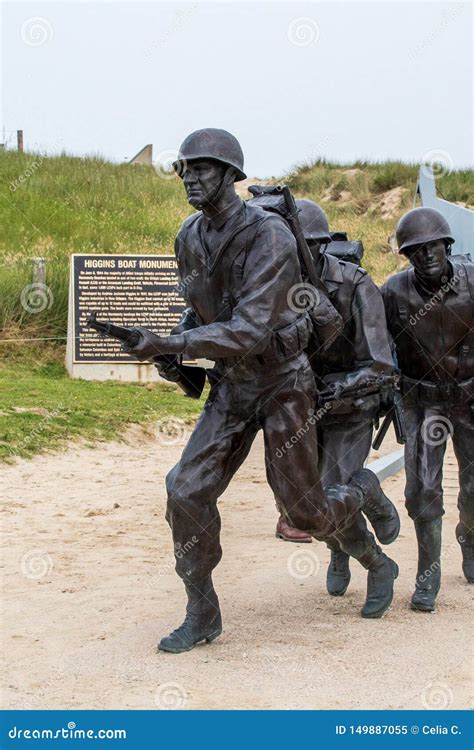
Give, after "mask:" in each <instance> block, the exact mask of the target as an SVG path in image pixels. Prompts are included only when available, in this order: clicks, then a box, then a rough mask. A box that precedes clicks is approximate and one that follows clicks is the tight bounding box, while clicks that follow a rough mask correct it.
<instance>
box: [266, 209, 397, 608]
mask: <svg viewBox="0 0 474 750" xmlns="http://www.w3.org/2000/svg"><path fill="white" fill-rule="evenodd" d="M296 204H297V207H298V209H299V219H300V223H301V227H302V230H303V234H304V237H305V239H306V241H307V243H308V245H309V247H310V250H311V252H312V254H313V257H314V259H315V261H316V263H317V269H318V271H319V273H320V276H321V281H322V282H323V284H324V286H325V288H326V289H327V293H328V295H329V299H330V300H331V302H332V304H333V305H334V307H335V308H336V310H338V312H339V313H340V315H341V317H342V320H343V330H342V331H341V334H340V335H339V336H338V337H337V338H336V339H335V340H334V341H333V342H332V343H330V345H329V346H328V347H325V348H324V347H319V348H318V349H317V350H316V351H315V350H313V351H311V350H310V351H309V355H310V362H311V366H312V369H313V372H314V374H315V376H316V382H317V385H318V392H319V393H318V410H317V415H318V420H317V438H318V454H317V461H318V468H319V473H320V475H321V482H322V484H323V486H327V485H331V484H333V483H338V482H340V483H342V484H345V483H347V482H350V480H351V477H353V476H354V475H355V474H356V473H357V472H358V471H359V470H360V469H362V468H363V466H364V463H365V461H366V459H367V456H368V454H369V451H370V447H371V442H372V433H373V427H374V421H375V419H376V418H377V417H378V414H379V411H380V407H381V404H384V405H385V404H387V403H388V402H389V401H390V400H391V399H392V398H393V391H394V388H395V386H396V378H395V377H394V374H393V372H394V364H393V357H392V353H391V350H390V345H389V340H388V332H387V328H386V325H385V320H384V307H383V300H382V296H381V294H380V292H379V290H378V288H377V287H376V285H375V284H374V282H373V281H372V279H371V278H370V276H369V274H368V273H367V271H365V270H364V269H363V268H361V267H360V266H359V265H358V264H355V263H350V262H347V261H343V260H339V259H338V258H337V257H335V256H333V255H332V254H331V253H330V248H329V246H328V243H329V242H330V241H331V236H330V232H329V225H328V220H327V218H326V214H325V213H324V211H323V210H322V209H321V208H320V206H318V205H317V204H316V203H314V202H313V201H311V200H298V201H296ZM346 244H348V243H346ZM322 249H324V252H322ZM400 439H403V435H400ZM315 460H316V458H315ZM398 531H399V529H398V527H397V528H395V527H394V528H393V535H392V537H391V538H387V539H385V543H386V544H389V543H390V542H392V541H394V539H395V538H396V536H397V535H398ZM276 535H277V536H278V537H280V538H282V539H284V540H285V541H292V542H311V541H312V537H311V535H310V534H308V533H307V532H306V531H303V530H301V529H298V528H295V527H294V526H292V525H291V524H290V523H289V522H288V520H287V519H286V518H285V515H284V514H282V515H281V516H280V518H279V521H278V524H277V529H276ZM327 544H328V546H329V548H330V550H331V561H330V564H329V567H328V571H327V579H326V583H327V590H328V592H329V593H330V594H331V595H333V596H342V595H343V594H344V593H345V592H346V590H347V587H348V585H349V581H350V577H351V573H350V568H349V559H350V555H349V554H348V553H347V552H345V551H344V550H343V549H342V548H341V545H340V544H339V543H338V541H337V539H335V538H333V539H330V540H328V542H327Z"/></svg>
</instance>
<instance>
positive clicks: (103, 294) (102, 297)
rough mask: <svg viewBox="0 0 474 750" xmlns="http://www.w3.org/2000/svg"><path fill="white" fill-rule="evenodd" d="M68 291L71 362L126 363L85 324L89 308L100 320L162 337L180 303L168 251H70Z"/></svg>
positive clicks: (113, 345)
mask: <svg viewBox="0 0 474 750" xmlns="http://www.w3.org/2000/svg"><path fill="white" fill-rule="evenodd" d="M71 293H72V300H70V303H71V302H72V304H70V309H72V312H73V325H72V329H73V331H74V345H73V347H72V351H73V363H93V362H95V363H120V362H124V363H130V356H129V355H128V354H126V353H124V352H121V351H120V342H117V341H115V340H114V339H109V338H103V337H101V336H99V335H98V334H97V332H96V331H93V330H92V329H89V328H87V326H86V321H87V317H88V316H89V315H90V314H91V313H92V312H95V313H97V318H98V319H99V320H107V321H110V322H112V323H115V324H116V325H121V326H126V327H127V328H131V327H133V326H136V325H142V326H145V327H146V328H150V329H151V330H152V331H154V332H155V333H158V334H159V335H163V336H166V335H168V334H169V332H170V330H171V329H172V328H173V327H174V326H175V325H176V324H177V323H178V322H179V320H180V318H181V315H182V313H183V310H184V307H185V304H184V300H183V298H182V296H181V293H180V288H179V283H178V276H177V264H176V260H175V258H174V256H171V255H73V256H72V259H71Z"/></svg>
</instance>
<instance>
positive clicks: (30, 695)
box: [0, 432, 473, 709]
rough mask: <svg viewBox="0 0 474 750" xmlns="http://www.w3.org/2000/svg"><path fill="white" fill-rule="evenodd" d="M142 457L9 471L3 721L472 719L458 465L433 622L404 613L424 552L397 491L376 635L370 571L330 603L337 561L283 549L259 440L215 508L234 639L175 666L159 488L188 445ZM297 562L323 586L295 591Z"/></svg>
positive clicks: (91, 456) (116, 455)
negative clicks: (296, 715)
mask: <svg viewBox="0 0 474 750" xmlns="http://www.w3.org/2000/svg"><path fill="white" fill-rule="evenodd" d="M132 434H133V433H132ZM131 442H132V445H127V444H124V443H121V444H118V443H111V444H107V445H102V446H100V447H99V448H97V449H95V450H93V449H88V448H82V447H74V446H73V447H71V448H70V449H68V450H67V452H65V453H63V454H61V455H51V456H40V457H37V458H35V459H34V460H32V461H20V462H19V463H18V464H16V465H15V466H12V467H2V474H1V476H2V478H1V485H2V491H1V497H2V499H3V501H4V503H3V508H2V511H3V512H2V515H1V516H0V518H1V519H2V521H3V523H2V529H3V533H4V537H5V542H6V543H5V546H4V553H3V562H4V576H3V584H4V593H3V597H2V603H3V610H4V611H3V615H2V621H3V623H4V628H3V630H4V638H3V652H4V660H5V665H4V670H3V675H4V681H5V685H4V688H3V705H4V706H5V707H16V708H27V707H32V708H144V709H147V708H156V707H158V708H164V707H167V706H176V707H184V708H232V707H235V708H315V707H320V708H338V707H341V708H422V707H423V706H425V707H438V708H443V707H451V708H465V707H468V706H469V693H470V687H471V685H470V683H471V678H472V674H471V664H472V660H471V659H470V658H469V655H470V654H471V653H472V651H471V649H470V644H471V643H472V640H470V638H471V634H470V632H469V630H470V620H471V619H472V618H470V617H469V614H470V613H469V607H470V605H471V600H472V592H473V589H472V587H469V586H468V585H467V584H466V583H465V582H464V579H463V578H462V575H461V569H460V559H461V557H460V551H459V548H458V546H457V544H456V543H455V541H454V527H455V522H456V471H455V465H454V463H453V458H452V454H451V453H450V454H449V458H448V465H447V467H446V472H445V475H446V481H445V484H446V489H447V498H446V507H447V515H446V523H445V529H444V552H445V560H444V570H443V588H442V592H441V594H440V597H439V607H438V611H437V613H436V614H434V615H425V614H421V613H412V612H411V611H410V610H409V609H408V606H407V602H408V599H409V595H410V593H411V586H412V578H413V574H414V569H415V545H414V534H413V529H412V525H411V522H409V521H408V519H407V518H406V515H405V513H404V511H403V507H402V491H403V477H402V476H401V475H398V476H397V477H394V478H391V479H389V480H387V481H386V483H385V486H386V488H387V489H388V491H389V493H390V494H391V496H392V497H393V498H394V499H396V500H397V502H398V504H399V508H400V510H401V514H402V533H401V535H400V538H399V540H397V542H396V543H395V544H394V545H393V546H392V552H393V556H394V557H395V558H396V559H397V561H398V562H399V564H400V567H401V574H400V578H399V580H398V582H397V588H396V598H395V602H394V604H393V607H392V609H391V610H390V611H389V612H388V613H387V615H386V616H385V617H384V618H383V620H376V621H371V620H362V619H361V618H360V617H359V609H360V607H361V605H362V603H363V599H364V594H365V572H364V571H363V570H362V569H361V568H360V566H359V565H357V564H353V566H352V567H353V579H352V583H351V586H350V589H349V591H348V593H347V594H346V596H345V597H344V598H342V599H334V598H330V597H329V596H328V595H327V594H326V593H325V569H326V563H327V560H328V554H327V551H326V549H325V547H324V545H322V544H317V543H315V542H314V543H313V544H311V545H301V546H298V545H290V544H285V543H283V542H281V541H278V540H276V539H275V538H274V536H273V532H274V525H275V520H276V515H275V509H274V506H273V502H272V496H271V493H270V491H269V489H268V487H267V485H266V483H265V480H264V472H263V461H262V443H261V441H260V439H259V440H258V441H257V443H256V444H255V446H254V448H253V450H252V453H251V455H250V457H249V459H248V461H247V462H246V464H245V465H244V467H243V468H242V470H241V471H240V473H239V474H238V476H237V477H236V478H235V480H234V482H233V483H232V484H231V487H230V488H229V490H228V491H227V492H226V494H225V496H224V497H223V499H222V502H221V506H220V507H221V512H222V516H223V546H224V559H223V561H222V563H221V564H220V566H219V568H218V570H217V573H216V576H215V580H216V586H217V589H218V592H219V595H220V598H221V604H222V609H223V615H224V628H225V632H224V634H223V636H222V637H221V638H219V639H218V640H217V641H216V642H215V643H213V644H212V645H210V646H207V647H198V648H196V649H194V651H192V652H190V653H188V654H182V655H179V656H174V655H169V654H156V652H155V645H156V642H157V640H158V638H159V636H161V635H163V634H165V633H167V632H168V631H169V630H170V629H172V628H173V627H175V626H176V625H177V624H179V622H180V618H181V615H182V613H183V608H184V593H183V590H182V586H181V584H180V582H179V580H178V579H177V577H176V576H175V574H174V571H173V561H172V554H171V541H170V535H169V531H168V527H167V525H166V522H165V520H164V518H163V514H164V504H165V495H164V486H163V479H164V476H165V473H166V471H167V470H168V469H169V468H170V467H171V466H172V465H173V463H174V462H175V461H176V460H177V458H178V456H179V454H180V452H181V449H182V442H183V441H182V440H179V441H178V444H176V445H163V439H161V441H156V440H148V441H147V440H144V439H143V437H142V436H141V435H140V434H139V433H138V432H137V433H135V437H134V438H132V441H131ZM389 447H393V446H387V447H386V449H385V450H387V449H388V448H389ZM136 486H138V487H139V489H138V490H137V489H136ZM115 505H117V506H118V507H114V506H115ZM295 553H297V554H298V555H303V559H302V560H300V563H301V568H300V570H303V568H304V565H305V564H306V565H307V567H308V569H312V570H313V572H314V571H315V570H316V569H317V568H318V566H320V569H319V572H316V575H311V576H309V577H301V578H295V577H294V576H292V575H290V573H289V566H290V567H291V560H290V562H289V558H290V557H291V556H292V555H295ZM292 559H293V562H294V558H292ZM471 612H472V610H471Z"/></svg>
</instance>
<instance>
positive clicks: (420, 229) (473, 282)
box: [382, 208, 474, 612]
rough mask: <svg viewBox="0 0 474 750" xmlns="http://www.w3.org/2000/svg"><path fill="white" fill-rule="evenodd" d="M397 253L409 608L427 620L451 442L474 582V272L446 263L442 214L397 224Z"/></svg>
mask: <svg viewBox="0 0 474 750" xmlns="http://www.w3.org/2000/svg"><path fill="white" fill-rule="evenodd" d="M396 234H397V242H398V247H399V251H400V253H402V254H403V255H405V256H406V257H407V258H408V260H409V261H410V264H411V267H410V268H409V269H408V270H405V271H401V272H400V273H397V274H395V275H394V276H392V277H391V278H389V279H388V280H387V282H386V283H385V284H384V286H383V287H382V294H383V297H384V302H385V309H386V314H387V323H388V328H389V331H390V333H391V335H392V337H393V342H394V347H395V352H396V357H397V361H398V366H399V368H400V370H401V373H402V381H401V388H402V396H403V406H404V415H405V426H406V433H407V442H406V446H405V469H406V487H405V500H406V508H407V510H408V514H409V516H410V518H412V519H413V521H414V523H415V530H416V536H417V541H418V571H417V576H416V582H415V591H414V593H413V596H412V598H411V605H412V608H413V609H416V610H421V611H425V612H432V611H433V610H434V608H435V601H436V596H437V594H438V591H439V588H440V583H441V566H440V556H441V517H442V516H443V514H444V509H443V490H442V485H441V482H442V472H443V459H444V454H445V450H446V443H447V439H448V437H449V435H451V436H452V440H453V447H454V452H455V454H456V459H457V462H458V466H459V485H460V490H459V497H458V508H459V524H458V526H457V528H456V537H457V539H458V541H459V543H460V545H461V549H462V556H463V571H464V575H465V577H466V579H467V581H469V582H470V583H472V582H473V581H474V528H473V527H474V460H473V459H474V265H473V264H472V263H470V262H468V260H467V259H464V258H462V257H461V256H456V257H455V258H453V257H450V255H451V243H452V242H454V239H453V236H452V233H451V230H450V228H449V225H448V223H447V221H446V219H445V218H444V217H443V215H442V214H441V213H440V212H439V211H436V210H435V209H433V208H415V209H413V210H412V211H408V213H406V214H405V215H404V216H402V218H401V219H400V221H399V223H398V226H397V230H396Z"/></svg>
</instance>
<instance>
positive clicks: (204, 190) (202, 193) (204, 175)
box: [183, 159, 225, 208]
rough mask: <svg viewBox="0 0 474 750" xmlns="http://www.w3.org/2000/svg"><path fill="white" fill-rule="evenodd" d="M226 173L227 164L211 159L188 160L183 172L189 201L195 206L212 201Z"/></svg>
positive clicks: (204, 204)
mask: <svg viewBox="0 0 474 750" xmlns="http://www.w3.org/2000/svg"><path fill="white" fill-rule="evenodd" d="M224 173H225V166H224V165H223V164H219V162H216V161H212V160H210V159H200V160H199V161H192V162H188V164H187V165H186V169H185V171H184V174H183V182H184V187H185V189H186V195H187V197H188V203H190V204H191V206H193V207H194V208H201V207H202V206H206V205H209V204H210V203H212V199H213V197H214V196H215V195H216V193H217V191H218V189H219V186H220V184H221V182H222V178H223V177H224Z"/></svg>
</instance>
